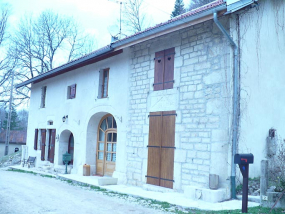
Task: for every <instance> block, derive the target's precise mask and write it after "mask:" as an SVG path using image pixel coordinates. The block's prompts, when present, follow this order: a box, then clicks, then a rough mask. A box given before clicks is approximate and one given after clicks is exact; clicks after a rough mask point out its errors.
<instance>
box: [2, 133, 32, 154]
mask: <svg viewBox="0 0 285 214" xmlns="http://www.w3.org/2000/svg"><path fill="white" fill-rule="evenodd" d="M5 138H6V130H4V129H2V130H0V158H1V157H3V156H4V153H5ZM26 139H27V131H23V130H11V131H10V141H9V152H8V155H10V154H12V153H14V152H15V149H16V148H18V149H19V150H21V148H22V145H26Z"/></svg>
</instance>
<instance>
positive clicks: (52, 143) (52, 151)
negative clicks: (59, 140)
mask: <svg viewBox="0 0 285 214" xmlns="http://www.w3.org/2000/svg"><path fill="white" fill-rule="evenodd" d="M55 134H56V131H55V129H52V130H51V139H50V140H49V142H50V145H49V148H50V149H49V161H50V162H51V163H53V162H54V149H55Z"/></svg>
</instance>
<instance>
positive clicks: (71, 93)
mask: <svg viewBox="0 0 285 214" xmlns="http://www.w3.org/2000/svg"><path fill="white" fill-rule="evenodd" d="M75 96H76V84H73V85H70V86H68V87H67V99H74V98H75Z"/></svg>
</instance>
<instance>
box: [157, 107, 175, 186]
mask: <svg viewBox="0 0 285 214" xmlns="http://www.w3.org/2000/svg"><path fill="white" fill-rule="evenodd" d="M175 117H176V112H175V111H164V112H162V136H161V138H162V139H161V170H160V179H161V180H160V186H163V187H167V188H171V189H172V188H173V169H174V149H175V144H174V141H175Z"/></svg>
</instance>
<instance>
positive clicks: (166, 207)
mask: <svg viewBox="0 0 285 214" xmlns="http://www.w3.org/2000/svg"><path fill="white" fill-rule="evenodd" d="M7 171H13V172H20V173H28V174H33V175H40V176H42V177H48V178H55V177H53V176H51V175H41V174H38V173H35V172H30V171H25V170H21V169H14V170H12V169H8V170H7ZM60 180H61V181H63V182H66V183H68V184H69V185H73V186H78V187H82V188H86V189H88V190H90V191H95V192H98V193H101V194H103V195H107V196H110V197H116V198H121V199H123V200H127V201H132V202H134V203H136V204H140V205H142V206H145V207H148V208H153V209H156V210H161V211H166V212H171V213H177V214H187V213H188V214H240V213H241V208H240V209H237V210H219V211H205V210H197V209H190V208H183V207H180V206H177V205H175V204H171V203H168V202H164V201H157V200H153V199H148V198H142V197H136V196H130V195H128V194H124V193H118V192H114V191H109V190H107V189H105V188H102V187H98V186H93V185H89V184H84V183H80V182H76V181H72V180H68V179H61V178H60ZM240 204H241V202H240ZM269 211H270V208H264V207H260V206H259V207H252V208H248V213H251V214H267V213H269ZM271 213H272V214H280V213H285V209H281V208H278V209H273V210H272V212H271Z"/></svg>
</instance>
